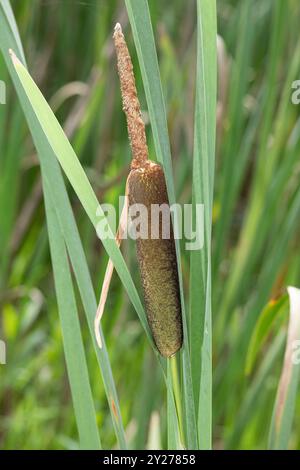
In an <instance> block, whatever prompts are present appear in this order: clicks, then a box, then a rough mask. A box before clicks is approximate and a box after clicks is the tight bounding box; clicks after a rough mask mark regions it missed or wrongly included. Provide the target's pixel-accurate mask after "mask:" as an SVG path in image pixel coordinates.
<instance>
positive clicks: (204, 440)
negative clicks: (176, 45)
mask: <svg viewBox="0 0 300 470" xmlns="http://www.w3.org/2000/svg"><path fill="white" fill-rule="evenodd" d="M216 40H217V25H216V2H215V1H212V0H201V1H200V0H198V2H197V75H196V104H195V130H194V160H193V205H194V206H195V205H196V204H204V234H205V236H204V240H205V241H204V247H203V249H202V250H194V251H192V252H191V268H190V269H191V272H190V302H191V303H190V305H191V310H190V322H191V326H190V328H191V358H192V375H193V386H194V394H195V400H196V407H197V410H198V436H199V447H200V448H201V449H210V448H211V439H212V436H211V434H212V362H211V361H212V358H211V348H212V325H211V225H212V222H211V218H212V198H213V181H214V160H215V135H216V86H217V69H216V62H217V59H216V58H217V51H216Z"/></svg>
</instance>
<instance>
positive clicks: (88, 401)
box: [45, 190, 100, 449]
mask: <svg viewBox="0 0 300 470" xmlns="http://www.w3.org/2000/svg"><path fill="white" fill-rule="evenodd" d="M45 203H46V211H47V220H48V233H49V241H50V248H51V257H52V264H53V271H54V280H55V289H56V295H57V302H58V308H59V315H60V321H61V326H62V335H63V343H64V352H65V358H66V363H67V371H68V376H69V382H70V386H71V393H72V399H73V406H74V410H75V415H76V421H77V426H78V432H79V437H80V447H81V448H82V449H99V448H100V440H99V434H98V429H97V424H96V414H95V408H94V403H93V398H92V392H91V388H90V382H89V376H88V369H87V364H86V359H85V352H84V349H83V342H82V336H81V330H80V323H79V319H78V313H77V307H76V300H75V296H74V290H73V283H72V278H71V274H70V270H69V264H68V257H67V252H66V247H65V244H64V241H63V238H62V235H61V233H60V230H58V221H57V217H56V213H55V209H54V207H53V205H52V203H51V201H50V198H49V193H48V191H47V190H45Z"/></svg>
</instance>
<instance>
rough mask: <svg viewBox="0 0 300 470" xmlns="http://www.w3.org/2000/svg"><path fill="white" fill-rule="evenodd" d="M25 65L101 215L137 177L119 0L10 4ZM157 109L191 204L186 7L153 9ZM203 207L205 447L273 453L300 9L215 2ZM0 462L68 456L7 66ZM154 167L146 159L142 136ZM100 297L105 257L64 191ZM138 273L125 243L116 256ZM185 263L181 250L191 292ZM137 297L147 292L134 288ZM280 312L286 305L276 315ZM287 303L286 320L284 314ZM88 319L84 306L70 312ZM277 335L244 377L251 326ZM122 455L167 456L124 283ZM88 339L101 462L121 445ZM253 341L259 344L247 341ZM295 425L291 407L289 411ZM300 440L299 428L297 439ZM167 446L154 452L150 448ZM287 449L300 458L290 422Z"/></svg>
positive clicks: (49, 283)
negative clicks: (5, 457) (54, 453)
mask: <svg viewBox="0 0 300 470" xmlns="http://www.w3.org/2000/svg"><path fill="white" fill-rule="evenodd" d="M11 3H12V7H13V10H14V13H15V15H16V20H17V24H18V27H19V29H20V35H21V38H22V42H23V45H24V48H25V54H26V57H27V62H28V68H29V71H30V73H31V75H32V76H33V78H34V79H35V81H36V82H37V84H38V85H39V87H40V89H41V90H42V92H43V94H44V96H45V97H46V99H47V101H48V102H49V103H50V104H51V107H52V109H53V110H54V111H55V113H56V116H57V117H58V119H59V121H60V123H61V124H62V126H63V127H64V130H65V132H66V134H67V136H68V137H69V138H70V140H71V142H72V145H73V147H74V149H75V151H76V153H77V155H78V156H79V158H80V161H81V163H82V165H83V166H84V168H85V171H86V173H87V174H88V177H89V179H90V181H91V183H92V186H93V188H94V190H95V191H96V193H97V195H98V198H99V200H100V202H109V203H113V204H115V205H116V207H118V197H119V195H121V194H124V187H125V181H126V175H127V173H128V170H129V164H130V158H131V156H130V147H129V143H128V137H127V130H126V122H125V117H124V115H123V112H122V106H121V96H120V90H119V82H118V76H117V71H116V60H115V54H114V49H113V41H112V31H113V28H114V25H115V23H116V22H117V21H119V22H120V23H121V24H122V26H123V30H124V32H125V35H126V38H127V41H128V45H129V49H130V52H131V55H132V58H133V61H134V68H135V76H136V80H137V88H138V94H139V98H140V101H141V105H142V109H143V111H144V120H145V122H146V124H148V116H147V109H146V101H145V96H144V90H143V86H142V80H141V75H140V70H139V67H138V64H137V58H136V51H135V48H134V45H133V40H132V34H131V31H130V27H129V25H128V18H127V14H126V9H125V6H124V3H123V1H122V0H120V1H118V0H109V1H106V0H82V1H80V0H24V1H19V0H13V1H12V2H11ZM149 7H150V11H151V19H152V24H153V29H154V33H155V40H156V46H157V52H158V57H159V66H160V72H161V80H162V85H163V91H164V95H165V99H166V104H167V115H168V127H169V133H170V140H171V148H172V157H173V167H174V175H175V188H176V192H177V198H178V201H180V202H182V203H187V202H190V200H191V168H192V152H193V121H194V98H195V97H194V88H195V66H196V37H195V32H196V2H195V1H194V0H185V1H183V0H173V1H172V2H168V1H166V0H160V1H157V0H149ZM217 7H218V34H219V37H218V108H217V154H216V172H215V196H214V206H213V342H214V345H213V377H214V391H213V436H214V440H213V443H214V447H215V448H234V449H238V448H250V449H256V448H265V447H266V446H267V436H268V429H269V425H270V419H271V414H272V408H273V404H274V399H275V394H276V390H277V385H278V380H279V376H280V370H281V366H282V360H283V351H284V337H285V332H286V327H287V323H288V305H287V302H286V298H285V288H286V286H287V285H290V284H292V285H295V286H298V287H299V286H300V263H299V256H298V253H299V233H300V230H299V229H300V226H299V220H300V219H299V216H300V186H299V174H300V166H299V150H300V105H298V106H296V105H293V104H292V102H291V95H292V83H293V81H294V80H297V79H300V39H299V20H300V5H299V2H298V0H286V1H281V0H259V1H256V0H251V1H249V0H236V1H233V0H219V1H218V3H217ZM0 79H1V80H4V81H5V83H6V89H7V104H6V105H0V127H1V132H0V148H1V152H0V247H1V257H0V309H1V316H0V338H1V339H2V340H4V341H5V342H6V345H7V364H6V365H1V366H0V448H1V449H15V448H26V449H41V448H46V449H57V448H58V449H61V448H77V446H78V442H77V431H76V423H75V418H74V413H73V407H72V403H71V398H70V391H69V386H68V380H67V376H66V368H65V362H64V354H63V348H62V338H61V329H60V323H59V318H58V311H57V303H56V298H55V292H54V284H53V273H52V267H51V260H50V255H49V246H48V235H47V227H46V223H45V210H44V203H43V197H42V187H41V177H40V168H39V164H38V159H37V156H36V154H35V149H34V147H33V144H32V140H31V137H30V134H29V132H28V129H27V125H26V122H25V119H24V117H23V113H22V110H21V107H20V105H19V103H18V100H17V98H16V93H15V90H14V88H13V86H12V83H11V81H10V78H9V77H8V73H7V71H6V68H5V65H4V62H3V60H2V57H0ZM147 135H148V143H149V148H150V158H152V159H155V154H154V145H153V141H152V136H151V130H150V126H149V125H147ZM69 194H70V198H71V201H72V205H73V209H74V213H75V217H76V220H77V222H78V225H79V230H80V234H81V237H82V240H83V245H84V248H85V253H86V256H87V259H88V262H89V267H90V270H91V274H92V279H93V283H94V287H95V290H96V293H97V296H99V294H100V290H101V284H102V280H103V276H104V271H105V267H106V263H107V256H106V254H105V252H104V250H103V248H102V246H101V243H100V241H99V240H98V239H97V238H96V236H95V233H94V230H93V227H92V226H91V224H90V223H89V221H88V220H87V217H86V215H85V213H84V212H83V210H82V208H81V206H80V204H79V202H78V200H77V198H76V196H75V195H74V193H73V191H69ZM122 250H123V253H124V256H125V259H126V261H127V263H128V266H129V268H130V271H131V272H132V273H135V272H137V269H136V268H137V266H136V257H135V247H134V245H133V243H132V242H126V243H124V246H123V248H122ZM188 267H189V258H188V253H184V252H183V276H184V283H185V287H186V288H187V287H188V282H189V270H188ZM135 278H136V283H137V285H138V286H139V282H140V281H139V277H138V275H137V274H136V275H135ZM278 299H279V300H278ZM278 305H279V307H280V308H279V307H278ZM79 306H80V302H79ZM268 308H271V309H272V308H274V309H276V312H275V313H274V316H275V317H276V318H275V321H273V322H272V324H270V325H268V331H267V333H266V335H265V336H264V338H263V341H262V344H260V345H259V348H258V351H257V354H256V355H255V357H254V359H252V362H253V364H251V368H250V366H249V367H248V370H246V369H247V368H246V362H247V354H248V360H249V344H250V340H251V337H253V334H255V328H256V325H257V320H258V319H259V318H260V315H261V314H262V312H263V311H265V310H266V309H268ZM102 326H103V329H104V334H105V337H106V341H107V346H108V351H109V357H110V360H111V364H112V370H113V373H114V378H115V381H116V386H117V390H118V395H119V398H120V405H121V412H122V416H123V420H124V424H125V426H126V435H127V438H128V441H129V443H130V446H131V447H132V448H143V447H145V446H146V445H148V446H150V447H151V446H152V447H153V446H156V445H158V446H159V445H163V441H164V439H165V438H164V435H165V427H166V416H165V408H166V406H165V405H166V397H165V390H164V386H163V382H162V378H161V374H160V371H159V370H158V366H157V363H156V361H155V358H154V356H153V353H152V351H151V350H150V348H149V346H148V344H147V342H146V340H145V335H144V333H143V331H142V328H141V326H140V323H139V321H138V319H137V317H136V314H135V313H134V311H133V308H132V306H131V305H130V303H129V301H128V299H127V296H126V294H125V293H124V291H123V288H122V286H121V284H120V281H119V279H118V277H117V276H116V275H114V277H113V281H112V285H111V290H110V293H109V297H108V304H107V307H106V311H105V315H104V319H103V322H102ZM82 332H83V336H84V339H85V348H86V353H87V359H88V367H89V371H90V377H91V385H92V391H93V397H94V400H95V406H96V411H97V421H98V425H99V427H100V429H101V437H102V442H103V447H104V448H111V447H113V446H114V445H116V442H115V436H114V432H113V428H112V424H111V418H110V413H109V408H108V405H107V402H106V398H105V393H104V389H103V385H102V380H101V377H100V374H99V368H98V365H97V363H96V358H95V354H94V351H93V347H92V343H91V340H90V336H89V333H88V329H87V326H86V322H85V319H84V316H83V315H82ZM253 332H254V333H253ZM299 412H300V400H299V399H298V403H297V410H296V416H297V413H299ZM297 426H298V427H297ZM160 435H161V436H162V441H160ZM290 446H291V448H299V447H300V429H299V423H298V424H297V420H296V422H295V428H294V429H293V433H292V436H291V442H290Z"/></svg>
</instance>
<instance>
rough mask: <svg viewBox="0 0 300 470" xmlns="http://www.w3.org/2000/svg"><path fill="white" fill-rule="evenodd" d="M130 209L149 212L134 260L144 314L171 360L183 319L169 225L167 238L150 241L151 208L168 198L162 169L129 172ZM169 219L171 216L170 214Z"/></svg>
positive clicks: (179, 341)
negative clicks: (137, 206) (144, 235)
mask: <svg viewBox="0 0 300 470" xmlns="http://www.w3.org/2000/svg"><path fill="white" fill-rule="evenodd" d="M127 184H128V198H129V206H132V205H133V204H143V205H144V206H145V207H146V208H147V211H148V231H149V233H148V238H147V239H137V241H136V243H137V257H138V263H139V268H140V274H141V279H142V286H143V291H144V298H145V306H146V313H147V318H148V322H149V326H150V329H151V331H152V334H153V338H154V341H155V344H156V346H157V349H158V350H159V352H160V353H161V354H162V355H163V356H165V357H170V356H173V355H174V354H175V353H176V352H177V351H178V350H179V349H180V348H181V346H182V341H183V332H182V318H181V305H180V293H179V281H178V270H177V260H176V250H175V242H174V235H173V229H172V222H171V219H170V227H171V230H170V237H169V238H168V239H163V237H162V235H163V234H162V225H161V223H160V224H159V231H158V233H159V238H158V239H151V226H153V222H154V221H153V220H152V217H151V205H153V204H159V205H161V204H167V205H168V206H169V201H168V194H167V188H166V182H165V176H164V172H163V169H162V167H161V166H160V165H158V164H156V163H153V162H151V161H150V160H148V161H147V164H145V165H144V166H143V167H142V168H139V169H132V170H131V172H130V174H129V176H128V180H127ZM169 217H170V213H169Z"/></svg>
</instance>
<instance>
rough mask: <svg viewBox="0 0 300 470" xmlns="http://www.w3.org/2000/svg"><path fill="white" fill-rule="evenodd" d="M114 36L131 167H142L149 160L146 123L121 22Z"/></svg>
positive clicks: (117, 25)
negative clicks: (130, 153) (129, 146)
mask: <svg viewBox="0 0 300 470" xmlns="http://www.w3.org/2000/svg"><path fill="white" fill-rule="evenodd" d="M113 37H114V41H115V48H116V52H117V61H118V72H119V77H120V83H121V92H122V101H123V111H124V112H125V114H126V119H127V128H128V135H129V140H130V145H131V151H132V162H131V168H141V167H143V166H144V165H145V163H146V161H147V160H148V147H147V141H146V133H145V124H144V122H143V119H142V114H141V107H140V102H139V100H138V97H137V91H136V86H135V79H134V74H133V67H132V62H131V58H130V55H129V51H128V48H127V45H126V42H125V38H124V35H123V33H122V28H121V25H120V24H119V23H117V24H116V26H115V31H114V36H113Z"/></svg>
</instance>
